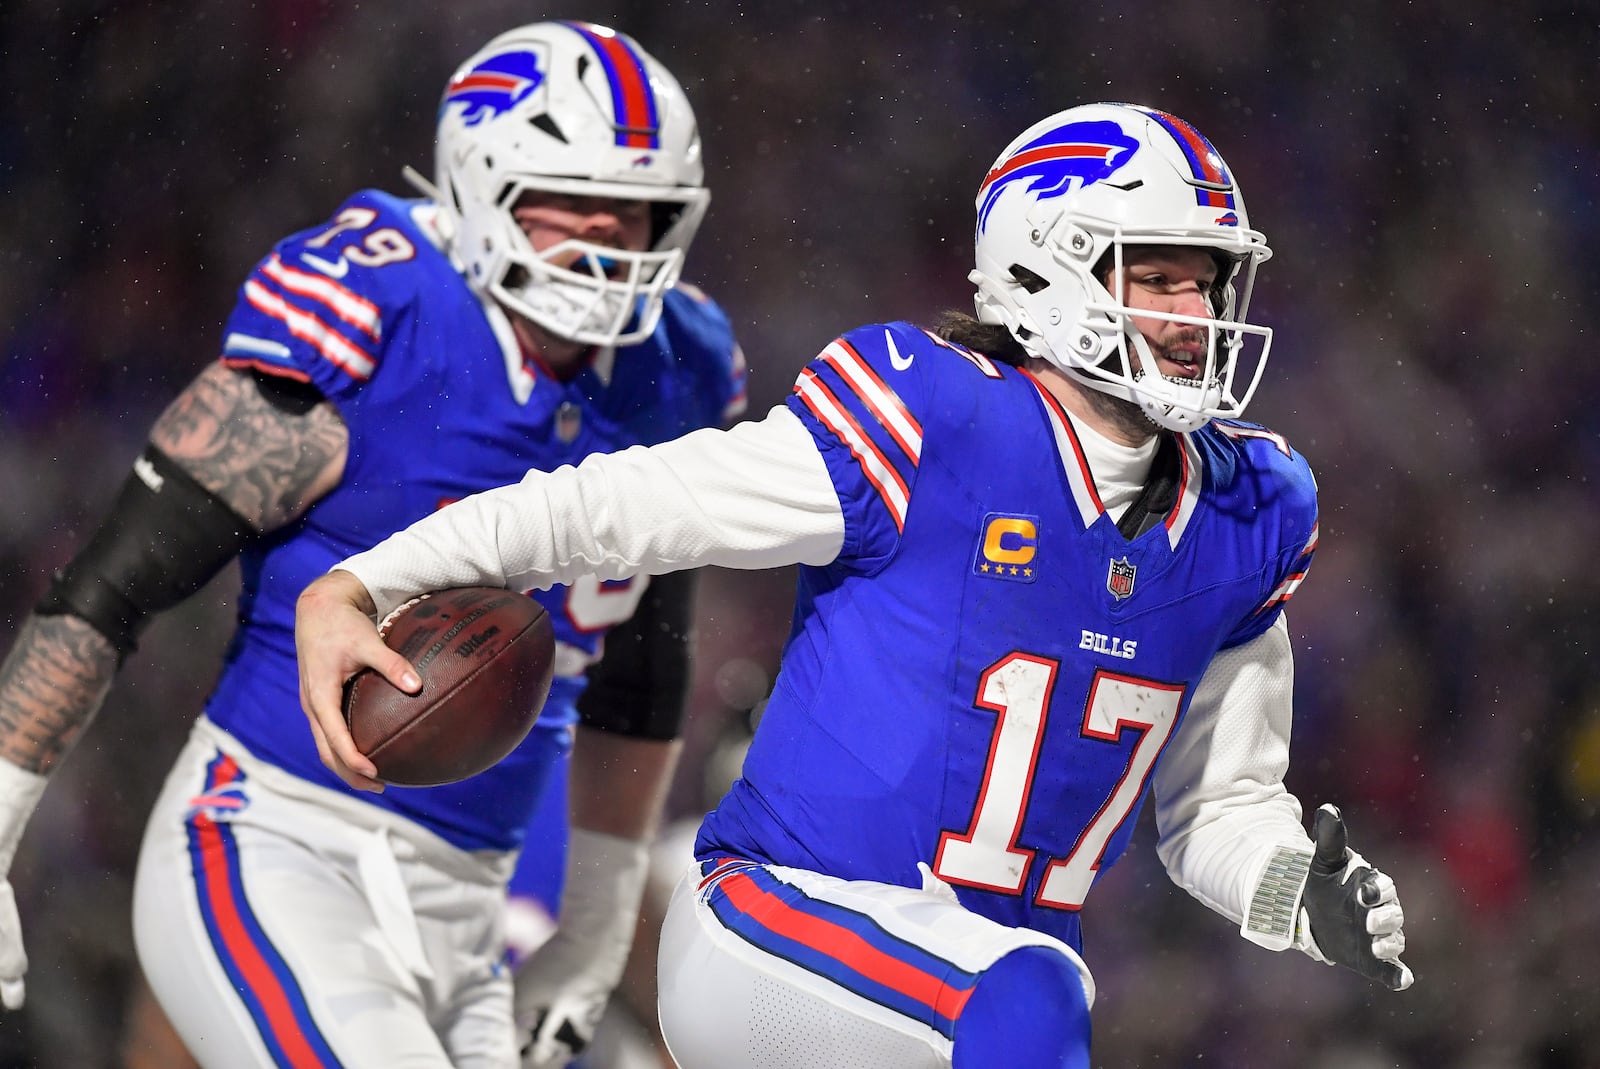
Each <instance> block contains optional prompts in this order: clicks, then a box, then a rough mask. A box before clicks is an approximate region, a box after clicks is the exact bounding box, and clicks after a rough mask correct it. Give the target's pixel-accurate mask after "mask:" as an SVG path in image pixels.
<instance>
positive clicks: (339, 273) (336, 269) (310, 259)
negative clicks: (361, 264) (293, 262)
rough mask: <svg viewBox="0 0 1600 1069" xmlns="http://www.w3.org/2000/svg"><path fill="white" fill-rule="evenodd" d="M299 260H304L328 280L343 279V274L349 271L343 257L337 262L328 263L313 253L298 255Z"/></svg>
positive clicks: (348, 266)
mask: <svg viewBox="0 0 1600 1069" xmlns="http://www.w3.org/2000/svg"><path fill="white" fill-rule="evenodd" d="M300 259H302V260H304V261H305V262H306V263H308V264H310V265H311V266H312V267H315V268H316V269H317V270H318V271H321V272H322V273H323V274H325V275H327V276H328V277H329V278H343V277H344V273H345V272H346V271H348V270H350V265H349V264H348V263H346V262H345V258H344V257H343V256H341V257H339V259H338V260H337V261H328V260H324V259H323V258H322V257H320V256H318V255H316V254H315V253H311V252H303V253H301V254H300Z"/></svg>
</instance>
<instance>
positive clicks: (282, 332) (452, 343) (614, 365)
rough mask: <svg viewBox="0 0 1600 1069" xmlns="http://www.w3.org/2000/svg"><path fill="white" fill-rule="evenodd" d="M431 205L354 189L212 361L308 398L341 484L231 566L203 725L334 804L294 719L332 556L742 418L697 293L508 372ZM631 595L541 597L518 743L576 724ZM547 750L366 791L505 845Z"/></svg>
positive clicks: (270, 272)
mask: <svg viewBox="0 0 1600 1069" xmlns="http://www.w3.org/2000/svg"><path fill="white" fill-rule="evenodd" d="M435 210H436V209H435V208H434V206H433V205H432V204H431V203H429V202H426V201H416V200H402V199H399V198H396V197H392V196H390V195H388V194H384V193H380V192H376V191H364V192H362V193H358V194H357V195H356V196H354V197H352V198H351V199H350V200H349V201H347V202H346V203H345V204H344V205H343V206H342V207H341V209H340V210H339V212H338V213H337V214H336V215H335V216H334V218H333V219H332V220H331V221H330V222H329V223H328V224H327V225H325V226H322V227H319V228H317V229H314V230H308V231H305V232H304V233H300V234H296V235H294V236H293V237H290V238H288V239H286V240H284V241H282V242H280V243H279V244H278V245H277V246H276V248H274V250H273V251H272V253H271V254H270V255H269V256H267V258H266V259H265V260H263V261H262V262H261V263H260V264H259V265H258V266H257V267H256V268H255V270H254V271H252V272H251V274H250V276H249V277H248V278H247V279H246V280H245V282H244V284H243V286H242V287H241V289H240V293H239V300H238V303H237V305H236V307H235V309H234V311H233V314H232V316H231V317H230V319H229V320H228V323H227V327H226V332H225V336H224V341H223V353H222V360H223V361H224V362H225V363H227V364H229V365H231V366H235V367H250V368H255V369H258V370H261V371H263V372H266V373H270V374H275V375H283V376H288V377H290V378H294V379H298V380H301V381H309V382H311V383H312V384H314V385H315V386H316V387H317V388H318V389H319V390H320V391H321V392H322V394H323V395H324V396H326V397H327V398H329V399H330V400H331V401H332V402H333V404H334V405H335V406H336V407H337V408H338V410H339V414H340V416H341V417H342V418H343V420H344V422H345V425H346V426H347V427H348V428H349V434H350V445H349V456H348V460H347V462H346V465H345V470H344V477H343V478H342V479H341V481H340V482H339V485H338V486H336V487H335V488H334V489H333V490H332V491H331V492H330V493H329V494H328V495H327V496H325V497H324V498H322V499H321V500H320V501H318V502H317V503H316V504H315V505H313V506H312V507H311V509H310V510H308V511H307V513H306V514H305V515H304V516H303V517H302V518H301V519H300V520H299V521H298V522H296V523H293V524H290V525H289V526H287V527H285V528H283V529H281V530H279V531H276V532H273V533H272V534H270V535H269V536H267V537H265V538H263V539H261V540H259V541H258V542H256V543H255V544H253V545H252V546H250V547H249V548H248V549H246V551H245V552H244V553H243V554H242V555H241V558H240V563H241V566H242V571H243V591H242V594H241V598H240V603H239V627H238V631H237V633H236V634H235V636H234V640H233V643H232V646H231V647H230V649H229V651H228V654H227V657H226V660H225V663H224V666H223V671H222V675H221V679H220V681H219V682H218V684H217V687H216V689H215V691H214V693H213V694H212V696H211V698H210V700H209V702H208V704H207V706H206V712H207V714H208V715H209V716H210V717H211V719H213V720H214V721H216V722H217V723H218V724H219V725H221V726H222V727H224V728H226V729H227V730H228V731H230V732H232V733H233V734H234V735H235V736H236V737H237V738H238V739H239V740H240V741H241V742H243V743H244V744H245V745H246V746H248V747H249V748H250V749H251V750H252V751H253V752H254V753H255V754H257V755H258V756H260V757H263V758H265V759H267V760H269V761H272V762H274V763H276V764H278V765H281V766H282V767H284V768H286V769H288V770H289V771H291V772H293V773H295V774H296V775H299V776H302V777H304V778H306V779H309V780H312V781H313V782H316V783H319V784H322V785H323V786H327V787H331V788H334V789H336V790H345V789H346V788H344V786H343V784H342V783H341V781H340V780H339V779H338V778H337V777H335V776H334V775H333V774H332V773H331V772H329V771H327V770H326V769H325V768H324V767H323V765H322V763H321V761H320V760H318V757H317V753H316V747H315V745H314V743H313V741H312V737H311V733H310V730H309V728H308V726H307V724H306V722H305V717H304V716H303V715H302V714H301V713H300V712H299V691H298V675H297V671H296V667H295V655H294V604H295V599H296V598H297V597H298V596H299V593H300V591H301V590H302V589H303V588H304V587H305V585H306V584H307V583H309V582H310V581H311V580H312V579H314V578H316V577H317V576H319V575H321V574H322V573H323V572H325V571H327V570H328V569H329V568H330V567H332V566H333V565H334V564H337V563H338V562H339V561H340V560H343V559H344V558H345V557H347V556H349V555H351V554H352V553H355V552H358V551H360V550H364V549H368V548H370V547H372V546H373V545H375V544H377V543H378V542H379V541H381V540H383V539H384V538H385V537H387V536H388V535H389V534H391V533H393V532H395V531H398V530H400V529H402V528H404V527H406V526H408V525H409V524H411V523H412V522H414V521H416V520H418V519H420V518H422V517H423V516H426V515H427V514H429V513H431V512H433V511H434V510H436V509H438V508H440V507H442V506H443V505H445V504H448V503H449V502H451V501H454V500H457V499H459V498H463V497H466V496H468V495H469V494H473V493H477V492H478V491H481V490H486V489H489V488H491V487H495V486H500V485H503V484H506V483H512V482H516V481H518V480H519V479H521V478H522V476H523V475H524V474H525V473H526V472H527V471H528V470H529V469H542V470H551V469H554V468H556V467H559V466H561V465H563V464H576V463H577V462H579V461H580V460H582V459H583V458H584V457H585V456H587V455H589V454H591V453H596V452H611V451H613V450H617V449H622V448H626V447H628V446H632V445H651V444H654V443H658V442H663V441H667V440H670V439H672V438H676V437H678V436H679V435H682V434H684V433H686V432H688V431H691V430H697V429H699V428H702V427H708V426H719V425H721V424H723V423H724V422H726V421H727V420H728V419H729V418H731V417H732V416H734V415H736V414H738V412H740V411H741V410H742V408H743V403H744V375H745V369H744V361H743V357H742V355H741V354H740V353H739V349H738V346H737V344H736V343H735V341H734V338H733V334H732V330H731V328H730V326H729V324H728V320H727V317H726V316H725V315H724V314H723V313H722V311H721V309H719V308H718V307H717V306H716V304H714V303H713V302H712V301H710V300H709V299H707V298H706V297H705V296H704V295H703V294H700V293H699V292H698V291H696V290H694V289H693V288H692V287H687V286H685V287H680V288H679V289H678V290H674V291H672V292H669V293H668V294H667V295H666V300H665V308H664V310H663V312H662V316H661V320H660V323H659V325H658V326H657V327H656V329H655V331H654V333H653V334H652V335H651V336H650V337H649V338H647V339H646V340H645V341H643V342H640V343H638V344H636V345H632V346H629V347H627V348H625V349H621V350H618V351H616V352H615V354H614V355H613V354H611V353H609V352H601V353H598V354H596V357H595V359H594V360H593V361H592V362H591V364H590V366H588V367H587V368H585V369H584V370H583V371H582V372H581V373H579V374H578V375H577V376H576V377H575V378H573V379H572V380H571V381H570V382H559V381H556V380H555V379H553V378H551V377H550V376H549V375H548V374H547V373H545V372H544V371H543V370H542V369H541V368H540V367H539V366H538V365H537V364H536V363H533V362H531V361H527V360H525V359H524V358H523V356H522V355H521V351H520V350H519V348H518V347H517V345H516V342H515V339H514V337H513V336H512V335H511V333H510V327H509V323H508V322H507V321H506V320H505V319H504V318H503V317H501V316H499V315H498V313H497V312H495V313H492V314H491V313H490V312H489V311H488V310H487V306H486V305H485V303H484V302H483V301H482V300H481V299H480V298H479V296H478V295H477V294H476V293H475V292H474V291H473V290H472V289H471V288H470V287H469V286H468V285H467V284H466V282H465V280H464V279H463V278H462V276H461V274H460V273H459V271H458V270H457V269H456V267H455V266H454V265H453V264H452V262H451V260H450V258H449V257H448V256H447V254H446V253H445V252H444V251H443V250H442V249H441V247H440V245H439V244H438V239H437V235H436V232H435V231H434V230H433V229H432V227H431V224H430V220H431V219H432V215H433V213H434V211H435ZM642 584H643V581H642V580H635V581H632V582H624V583H603V582H600V581H598V580H588V581H585V582H580V583H576V584H574V585H572V586H571V587H560V586H558V587H554V588H552V589H550V590H547V591H541V592H538V593H537V594H536V595H534V596H536V597H538V598H539V600H540V601H541V602H542V603H543V604H544V605H545V607H546V608H547V609H548V610H549V612H550V615H551V618H552V621H553V622H554V625H555V633H556V640H557V668H556V670H557V678H556V680H555V683H554V685H553V686H552V687H551V691H550V697H549V699H548V701H547V703H546V705H545V708H544V711H543V713H542V714H541V716H540V719H539V722H538V726H537V727H536V728H535V733H536V734H537V733H539V732H549V731H558V732H564V731H565V729H566V728H567V726H568V725H570V724H571V723H572V722H573V721H574V720H575V719H576V710H575V705H574V703H575V702H576V699H577V696H578V694H579V693H580V691H581V689H582V686H583V677H582V670H583V668H584V667H585V666H586V665H587V664H588V663H590V662H591V661H592V660H593V659H594V657H595V656H596V654H597V652H598V649H599V643H600V640H601V636H603V634H604V633H605V630H606V629H607V628H608V627H610V626H611V625H613V624H615V623H619V622H621V621H622V620H625V619H627V618H628V617H629V616H631V615H632V613H633V610H634V608H635V607H636V606H637V604H638V599H639V596H640V594H641V593H642V592H643V585H642ZM557 749H559V747H556V746H552V745H551V744H550V743H549V742H548V740H546V741H544V742H541V743H539V744H538V745H535V744H534V741H533V740H532V738H531V737H530V742H528V743H525V744H524V745H523V746H522V747H520V748H519V749H518V750H517V751H516V752H514V753H513V754H512V755H511V756H510V757H508V758H507V759H506V760H505V761H503V762H501V763H500V764H499V765H497V766H496V767H495V768H493V769H491V770H490V771H488V772H486V773H484V774H482V775H480V776H477V777H474V778H473V779H470V780H468V781H465V782H462V783H458V784H451V785H448V786H443V787H433V788H396V787H391V788H390V789H388V790H387V791H385V792H384V793H383V794H381V795H371V794H362V795H361V797H362V798H363V799H364V800H366V801H368V802H371V803H372V804H374V805H380V806H385V807H387V808H389V809H392V810H395V811H397V812H400V813H403V814H404V815H406V816H408V817H411V818H413V819H415V820H417V821H419V822H421V823H422V824H424V825H426V826H427V827H429V828H431V829H432V830H434V831H435V832H437V833H438V834H440V835H442V836H443V837H444V838H446V839H448V840H449V841H451V842H453V843H455V844H457V845H459V846H462V847H465V848H467V849H479V848H491V849H508V848H511V847H514V846H516V845H518V844H519V843H520V841H521V837H522V832H523V827H524V825H525V822H526V820H527V818H528V815H529V813H530V811H531V810H532V808H533V806H534V803H535V799H536V798H537V797H538V795H539V792H540V790H541V787H542V784H543V782H544V778H545V776H546V773H547V770H548V766H549V764H550V762H551V760H552V758H551V754H552V753H554V752H555V751H556V750H557Z"/></svg>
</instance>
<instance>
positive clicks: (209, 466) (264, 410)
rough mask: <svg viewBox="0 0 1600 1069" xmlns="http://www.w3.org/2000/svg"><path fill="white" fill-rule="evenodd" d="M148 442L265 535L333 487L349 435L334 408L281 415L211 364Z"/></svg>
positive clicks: (243, 381)
mask: <svg viewBox="0 0 1600 1069" xmlns="http://www.w3.org/2000/svg"><path fill="white" fill-rule="evenodd" d="M150 441H151V442H152V443H153V444H154V445H155V446H157V447H158V448H159V449H161V451H162V452H164V453H166V454H167V455H168V456H169V457H171V458H172V459H173V460H175V461H177V462H178V463H179V464H181V465H182V466H183V468H184V470H186V471H187V472H189V474H190V475H193V476H194V477H195V479H196V480H198V481H199V483H200V484H201V485H202V486H204V487H205V488H206V489H207V490H210V491H211V492H212V493H213V494H216V495H217V497H219V498H221V499H222V500H223V501H225V502H227V503H228V504H229V505H230V506H231V507H232V508H233V510H234V511H235V512H237V513H238V514H239V515H240V516H242V517H244V518H245V519H246V520H247V521H249V522H250V523H251V524H252V525H253V526H254V527H255V528H256V529H257V530H259V531H270V530H273V529H274V528H277V527H281V526H282V525H283V524H285V523H288V522H289V521H290V520H292V519H294V518H296V517H297V516H299V515H300V514H301V513H303V512H304V511H305V510H306V509H308V508H310V507H311V505H312V503H313V502H315V501H316V499H317V498H319V497H321V496H322V495H323V494H325V493H327V492H328V490H329V489H330V488H332V486H333V485H334V483H336V482H338V480H339V477H340V475H342V474H343V472H344V461H345V453H346V450H347V448H348V446H349V433H348V431H347V430H346V429H345V425H344V422H343V421H342V420H341V419H340V418H339V415H338V413H337V412H336V411H334V408H333V406H332V405H330V404H327V403H323V404H319V405H317V406H316V407H315V408H313V409H311V410H310V411H309V412H306V413H304V414H294V413H289V412H285V411H283V410H282V409H279V408H276V407H274V406H273V405H272V404H270V403H269V402H268V401H267V400H266V398H264V397H262V396H261V392H260V390H259V389H257V387H256V383H255V380H254V379H253V378H252V377H251V376H250V375H248V374H245V373H242V372H238V371H233V370H230V369H228V368H226V367H223V366H222V365H221V364H215V365H212V366H211V367H210V368H208V369H207V370H205V371H204V372H202V373H201V374H200V375H199V376H198V377H197V378H196V379H195V380H194V382H192V383H191V384H190V385H189V388H188V389H186V390H184V392H183V393H182V394H180V395H179V396H178V398H177V399H176V400H175V401H173V402H172V404H171V405H170V406H168V408H167V410H166V412H164V413H162V415H161V418H160V419H159V420H157V421H156V425H155V427H154V429H153V430H152V431H151V432H150Z"/></svg>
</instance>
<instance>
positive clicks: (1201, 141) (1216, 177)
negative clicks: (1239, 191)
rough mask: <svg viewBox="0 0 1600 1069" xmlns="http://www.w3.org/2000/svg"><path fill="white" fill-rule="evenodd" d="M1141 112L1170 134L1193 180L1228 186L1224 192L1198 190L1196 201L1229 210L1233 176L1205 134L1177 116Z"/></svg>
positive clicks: (1150, 110) (1231, 205)
mask: <svg viewBox="0 0 1600 1069" xmlns="http://www.w3.org/2000/svg"><path fill="white" fill-rule="evenodd" d="M1144 110H1145V114H1147V115H1149V116H1150V117H1151V118H1152V119H1154V120H1155V121H1156V122H1158V123H1160V124H1161V126H1162V128H1163V129H1165V130H1166V131H1167V133H1169V134H1171V135H1172V138H1173V140H1175V141H1176V142H1177V143H1178V147H1179V148H1181V149H1183V154H1184V155H1185V156H1187V157H1188V159H1189V170H1190V172H1191V173H1192V174H1193V175H1194V179H1195V181H1197V182H1206V183H1209V184H1211V185H1218V186H1227V187H1228V189H1227V190H1226V191H1224V190H1218V189H1200V190H1197V191H1196V198H1195V202H1196V203H1197V204H1203V205H1205V206H1207V207H1210V208H1232V207H1233V206H1234V204H1233V176H1232V175H1230V174H1229V173H1228V168H1227V165H1226V164H1224V163H1223V162H1222V154H1221V153H1219V152H1218V151H1217V150H1216V148H1215V147H1213V146H1212V144H1211V142H1210V141H1207V140H1206V138H1205V135H1204V134H1202V133H1201V132H1200V131H1199V130H1196V129H1195V128H1194V127H1193V126H1190V125H1189V124H1188V123H1186V122H1184V121H1183V120H1182V119H1180V118H1178V117H1177V116H1176V115H1169V114H1168V113H1167V112H1164V111H1156V110H1155V109H1153V108H1151V109H1144Z"/></svg>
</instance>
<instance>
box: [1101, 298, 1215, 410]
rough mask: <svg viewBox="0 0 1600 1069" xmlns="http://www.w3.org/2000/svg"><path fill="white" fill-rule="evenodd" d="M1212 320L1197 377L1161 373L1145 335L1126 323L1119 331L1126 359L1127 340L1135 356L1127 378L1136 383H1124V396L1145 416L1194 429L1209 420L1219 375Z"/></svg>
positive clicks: (1207, 329)
mask: <svg viewBox="0 0 1600 1069" xmlns="http://www.w3.org/2000/svg"><path fill="white" fill-rule="evenodd" d="M1217 335H1218V330H1217V327H1216V325H1215V324H1208V325H1207V326H1206V355H1205V365H1204V367H1203V369H1202V371H1201V375H1200V377H1199V378H1197V379H1186V380H1177V379H1169V378H1167V377H1166V376H1164V375H1162V374H1161V371H1160V364H1158V363H1157V362H1156V355H1155V353H1154V352H1153V351H1151V349H1150V343H1149V341H1148V340H1146V339H1145V336H1144V335H1143V334H1141V333H1139V332H1138V331H1137V330H1134V329H1133V328H1132V326H1129V327H1128V328H1126V329H1125V330H1124V331H1123V338H1124V342H1123V346H1122V352H1123V354H1124V360H1126V359H1127V348H1128V347H1127V342H1128V341H1129V340H1131V341H1132V342H1133V348H1134V349H1135V350H1136V351H1137V353H1138V356H1139V370H1138V371H1133V370H1131V362H1130V363H1129V366H1130V371H1129V378H1130V379H1131V381H1132V383H1134V384H1137V385H1136V386H1135V385H1129V386H1127V387H1125V396H1127V398H1128V400H1130V401H1132V402H1133V403H1134V404H1136V405H1138V406H1139V410H1140V411H1141V412H1143V413H1144V414H1145V417H1146V418H1147V419H1149V420H1150V421H1151V422H1152V423H1154V424H1156V425H1157V426H1159V427H1163V428H1165V429H1166V430H1169V431H1179V432H1181V433H1186V432H1188V431H1197V430H1199V429H1200V428H1201V427H1204V426H1205V425H1206V424H1207V423H1210V422H1211V420H1212V418H1213V415H1214V414H1215V413H1216V411H1217V410H1218V408H1219V407H1221V405H1222V401H1223V392H1222V379H1221V376H1220V375H1219V374H1218V371H1217V341H1218V338H1217Z"/></svg>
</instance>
